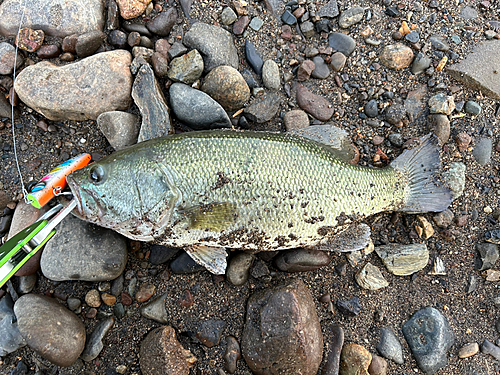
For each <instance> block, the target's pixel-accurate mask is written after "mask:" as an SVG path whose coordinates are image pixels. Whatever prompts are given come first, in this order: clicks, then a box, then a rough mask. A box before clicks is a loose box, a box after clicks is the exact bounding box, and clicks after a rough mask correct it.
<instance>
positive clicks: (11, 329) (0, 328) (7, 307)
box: [0, 294, 26, 357]
mask: <svg viewBox="0 0 500 375" xmlns="http://www.w3.org/2000/svg"><path fill="white" fill-rule="evenodd" d="M13 307H14V302H13V301H12V298H11V297H10V295H9V294H7V295H5V296H3V297H2V299H0V357H4V356H6V355H7V354H9V353H12V352H14V351H16V350H17V349H19V348H22V347H23V346H25V345H26V342H25V341H24V339H23V337H22V336H21V333H20V332H19V328H18V327H17V319H16V316H15V314H14V310H13Z"/></svg>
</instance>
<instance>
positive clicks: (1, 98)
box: [0, 63, 19, 118]
mask: <svg viewBox="0 0 500 375" xmlns="http://www.w3.org/2000/svg"><path fill="white" fill-rule="evenodd" d="M0 64H1V63H0ZM11 110H12V107H11V105H10V103H9V101H8V100H7V98H6V97H5V95H4V94H3V93H0V118H2V117H3V118H10V116H12V113H11ZM14 117H15V118H18V117H19V111H18V109H17V108H15V110H14Z"/></svg>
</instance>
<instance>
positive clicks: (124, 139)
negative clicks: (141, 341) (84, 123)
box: [97, 111, 140, 151]
mask: <svg viewBox="0 0 500 375" xmlns="http://www.w3.org/2000/svg"><path fill="white" fill-rule="evenodd" d="M97 126H99V129H100V130H101V132H102V134H104V136H105V137H106V139H107V140H108V142H109V144H110V145H111V146H112V147H113V148H114V149H115V150H117V151H118V150H121V149H122V148H125V147H127V146H130V145H133V144H136V143H137V136H138V135H139V129H140V120H139V117H137V116H136V115H134V114H133V113H128V112H121V111H111V112H104V113H101V114H100V115H99V117H97Z"/></svg>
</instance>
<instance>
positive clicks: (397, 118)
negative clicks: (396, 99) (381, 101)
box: [385, 103, 406, 125]
mask: <svg viewBox="0 0 500 375" xmlns="http://www.w3.org/2000/svg"><path fill="white" fill-rule="evenodd" d="M405 117H406V109H405V107H404V106H402V105H401V104H397V103H394V104H392V105H391V106H389V107H388V108H387V109H386V111H385V120H386V121H387V122H388V123H389V124H391V125H399V124H401V122H402V121H403V120H404V119H405Z"/></svg>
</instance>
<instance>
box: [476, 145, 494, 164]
mask: <svg viewBox="0 0 500 375" xmlns="http://www.w3.org/2000/svg"><path fill="white" fill-rule="evenodd" d="M492 149H493V142H492V140H491V138H481V139H480V140H479V142H477V144H476V146H475V147H474V150H473V151H472V155H473V156H474V159H475V160H476V162H477V163H478V164H479V165H486V164H488V163H489V162H490V160H491V152H492Z"/></svg>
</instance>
